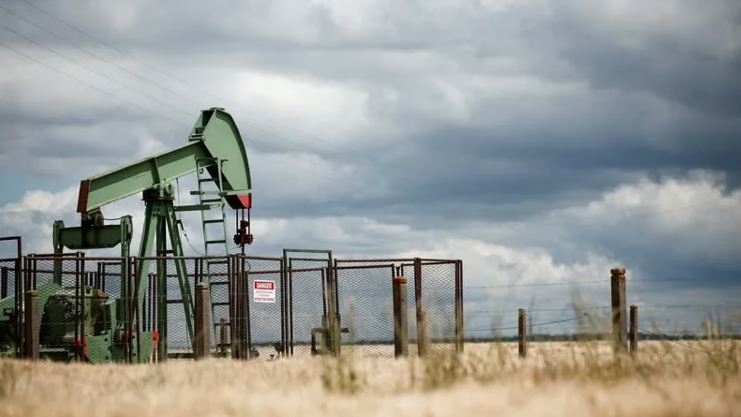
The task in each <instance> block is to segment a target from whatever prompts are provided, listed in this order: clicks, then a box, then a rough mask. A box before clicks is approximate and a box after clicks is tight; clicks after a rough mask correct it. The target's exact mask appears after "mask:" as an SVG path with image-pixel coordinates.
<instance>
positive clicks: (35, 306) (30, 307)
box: [24, 290, 41, 360]
mask: <svg viewBox="0 0 741 417" xmlns="http://www.w3.org/2000/svg"><path fill="white" fill-rule="evenodd" d="M25 315H26V340H25V342H26V346H25V349H24V356H25V357H26V358H27V359H31V360H36V359H38V358H39V330H40V329H41V321H40V320H39V319H40V316H39V292H38V291H37V290H27V291H26V310H25Z"/></svg>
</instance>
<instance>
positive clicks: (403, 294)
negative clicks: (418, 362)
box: [392, 276, 409, 358]
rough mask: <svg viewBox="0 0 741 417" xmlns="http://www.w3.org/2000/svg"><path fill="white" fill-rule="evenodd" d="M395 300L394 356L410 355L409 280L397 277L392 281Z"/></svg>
mask: <svg viewBox="0 0 741 417" xmlns="http://www.w3.org/2000/svg"><path fill="white" fill-rule="evenodd" d="M392 292H393V298H394V356H395V357H397V358H398V357H401V356H407V355H409V331H408V326H409V324H408V322H407V279H406V278H405V277H403V276H397V277H394V278H393V281H392Z"/></svg>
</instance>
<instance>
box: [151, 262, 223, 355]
mask: <svg viewBox="0 0 741 417" xmlns="http://www.w3.org/2000/svg"><path fill="white" fill-rule="evenodd" d="M210 259H212V258H188V257H159V258H140V259H138V262H139V265H140V267H141V268H142V271H140V272H139V275H140V276H142V277H148V276H155V277H157V278H156V279H155V282H157V280H164V285H162V286H161V287H160V289H159V290H160V291H161V290H164V294H158V295H159V296H160V297H159V298H160V299H159V300H158V305H159V304H161V303H164V307H160V308H162V309H163V310H164V311H162V313H164V314H163V315H162V316H163V317H159V316H158V319H159V320H160V323H161V324H160V325H159V326H158V331H159V335H160V340H159V343H164V344H165V346H166V348H167V355H170V356H180V355H191V354H192V353H193V343H192V333H193V331H194V328H193V326H194V323H193V320H194V317H193V314H194V305H193V300H194V297H195V285H196V283H197V282H201V280H204V279H205V282H208V276H209V275H208V269H206V267H205V266H204V264H203V263H204V262H205V261H206V260H210ZM181 274H182V275H181ZM213 275H218V273H217V272H214V273H213ZM186 311H187V312H188V314H187V315H186ZM163 324H164V328H163ZM212 340H214V339H212Z"/></svg>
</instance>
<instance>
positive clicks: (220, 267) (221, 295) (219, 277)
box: [194, 257, 231, 348]
mask: <svg viewBox="0 0 741 417" xmlns="http://www.w3.org/2000/svg"><path fill="white" fill-rule="evenodd" d="M197 267H198V268H199V269H200V270H199V271H197V273H199V274H200V275H201V277H200V280H201V281H202V282H208V284H209V295H210V299H211V300H210V301H211V311H210V312H209V313H210V314H209V316H210V321H211V326H210V331H211V339H210V340H211V347H212V348H217V347H218V345H219V342H220V336H221V323H222V320H223V322H224V323H225V325H226V326H227V327H228V326H229V321H230V313H229V309H230V300H229V285H230V282H229V274H230V272H231V271H230V267H229V258H228V257H216V258H208V259H204V260H202V261H201V264H200V265H197ZM194 268H195V266H194ZM194 273H195V272H194ZM194 288H195V286H194ZM228 333H229V331H228V330H227V334H228Z"/></svg>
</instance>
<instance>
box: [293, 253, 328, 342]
mask: <svg viewBox="0 0 741 417" xmlns="http://www.w3.org/2000/svg"><path fill="white" fill-rule="evenodd" d="M286 265H287V270H286V273H287V277H288V280H287V282H288V300H289V301H288V323H287V324H288V354H289V355H311V354H312V339H313V340H314V342H315V343H314V346H313V348H314V351H315V353H316V349H318V346H317V343H319V342H323V341H321V340H320V341H317V340H316V339H315V338H314V335H315V329H321V328H325V327H326V326H327V315H328V314H329V308H328V307H329V305H328V303H329V302H335V303H336V300H330V296H329V292H328V289H327V280H328V274H329V273H330V271H331V269H330V268H329V267H330V263H329V259H328V258H325V259H315V258H288V259H287V262H286ZM335 305H336V304H335Z"/></svg>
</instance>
